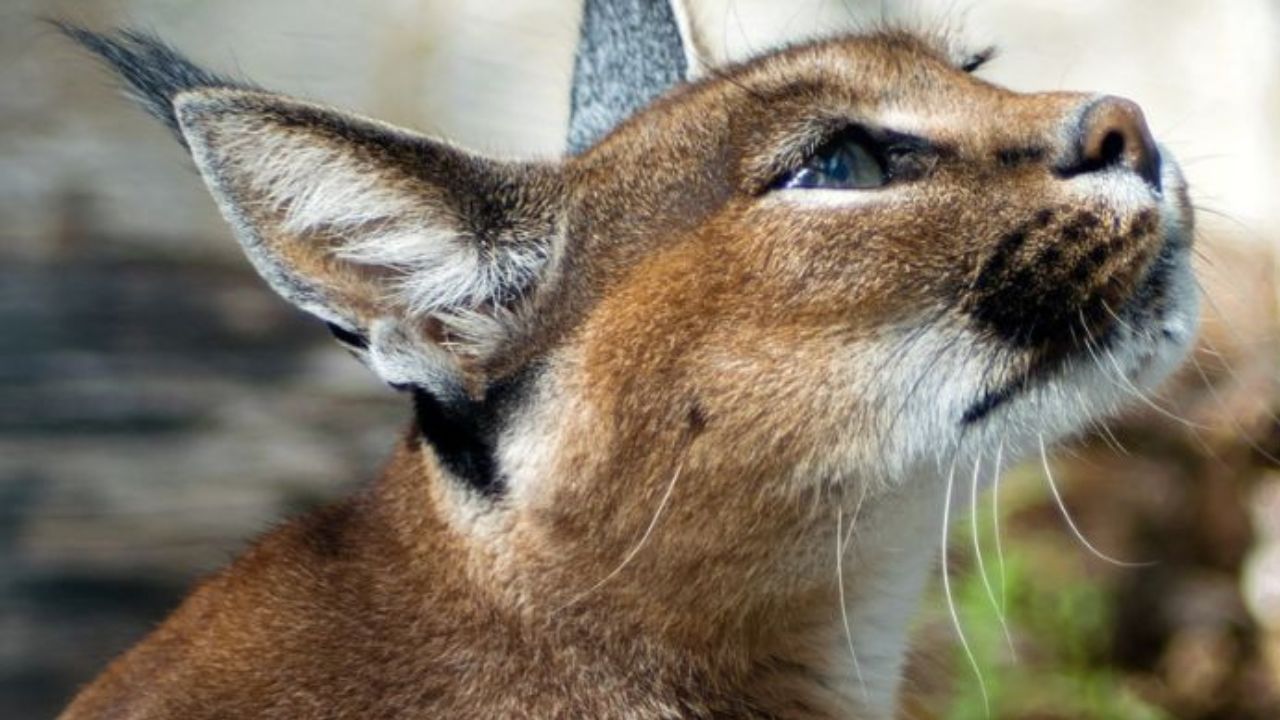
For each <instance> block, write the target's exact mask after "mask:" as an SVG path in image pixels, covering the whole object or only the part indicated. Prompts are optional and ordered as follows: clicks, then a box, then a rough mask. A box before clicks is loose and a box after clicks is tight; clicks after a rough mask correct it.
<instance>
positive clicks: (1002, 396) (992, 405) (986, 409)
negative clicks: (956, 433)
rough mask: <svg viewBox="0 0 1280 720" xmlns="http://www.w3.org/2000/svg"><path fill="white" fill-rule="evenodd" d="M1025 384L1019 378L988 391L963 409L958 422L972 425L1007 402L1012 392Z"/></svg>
mask: <svg viewBox="0 0 1280 720" xmlns="http://www.w3.org/2000/svg"><path fill="white" fill-rule="evenodd" d="M1025 384H1026V381H1025V380H1023V379H1019V380H1017V381H1015V382H1014V383H1011V384H1009V385H1005V386H1002V387H1000V388H997V389H995V390H991V391H988V392H987V393H986V394H984V395H983V396H982V397H980V398H978V401H977V402H975V403H974V404H972V405H970V406H969V407H968V409H966V410H965V411H964V416H963V417H961V418H960V424H961V425H973V424H975V423H977V422H980V421H981V420H982V419H983V418H985V417H987V416H988V415H990V414H991V413H993V412H995V410H996V408H999V407H1000V406H1001V405H1004V404H1005V403H1007V402H1009V400H1011V399H1012V398H1013V396H1014V394H1015V393H1017V391H1018V390H1020V389H1021V388H1022V387H1023V386H1024V385H1025Z"/></svg>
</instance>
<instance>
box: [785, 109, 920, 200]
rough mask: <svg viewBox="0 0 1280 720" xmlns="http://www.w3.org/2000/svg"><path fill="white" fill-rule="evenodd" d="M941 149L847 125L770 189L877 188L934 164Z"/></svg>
mask: <svg viewBox="0 0 1280 720" xmlns="http://www.w3.org/2000/svg"><path fill="white" fill-rule="evenodd" d="M937 155H938V149H937V148H935V147H934V146H932V145H931V144H930V143H929V142H928V141H926V140H924V139H923V138H920V137H916V136H913V135H907V134H904V133H899V132H894V131H892V130H886V129H882V128H869V127H866V126H863V125H846V126H844V127H842V128H840V129H839V130H837V131H836V132H834V133H832V134H831V135H829V136H828V137H827V139H826V140H824V141H822V142H821V143H820V144H818V145H817V147H816V148H815V149H814V150H812V151H811V152H809V153H807V154H806V155H805V156H804V161H803V162H802V163H800V165H799V166H798V167H795V168H793V169H791V170H788V171H786V172H783V173H782V174H781V175H779V176H778V177H777V178H776V179H775V180H774V181H773V182H772V183H770V185H769V189H770V190H848V191H854V190H876V189H879V188H883V187H885V186H888V185H890V184H892V183H894V182H899V181H905V180H913V179H917V178H919V177H921V176H923V175H924V174H925V173H927V172H928V171H929V170H930V169H932V167H933V164H934V161H935V160H936V157H937Z"/></svg>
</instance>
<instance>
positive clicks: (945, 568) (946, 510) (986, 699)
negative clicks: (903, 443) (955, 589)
mask: <svg viewBox="0 0 1280 720" xmlns="http://www.w3.org/2000/svg"><path fill="white" fill-rule="evenodd" d="M958 459H959V458H958V457H956V458H952V460H951V471H950V472H948V473H947V497H946V501H945V502H944V503H943V505H942V590H943V594H944V595H946V598H947V611H948V612H949V613H950V614H951V624H952V626H953V627H954V628H955V631H956V637H957V638H959V640H960V647H961V648H962V649H963V650H964V654H965V657H966V658H968V660H969V666H970V667H971V668H972V669H973V674H974V675H975V676H976V677H977V678H978V690H979V691H980V692H981V693H982V705H983V707H985V708H986V711H987V717H991V697H990V696H989V695H988V694H987V679H986V678H985V677H984V676H983V675H982V666H981V665H979V664H978V657H977V656H976V655H974V653H973V648H972V647H970V645H969V638H968V637H967V636H966V635H965V634H964V627H963V626H962V625H961V623H960V613H959V611H958V610H956V600H955V596H954V594H953V593H952V592H951V572H950V569H949V565H950V562H949V561H948V559H947V550H948V545H949V542H948V537H947V536H948V534H949V533H948V531H949V530H950V528H951V498H952V495H953V493H954V491H955V480H956V462H957V460H958Z"/></svg>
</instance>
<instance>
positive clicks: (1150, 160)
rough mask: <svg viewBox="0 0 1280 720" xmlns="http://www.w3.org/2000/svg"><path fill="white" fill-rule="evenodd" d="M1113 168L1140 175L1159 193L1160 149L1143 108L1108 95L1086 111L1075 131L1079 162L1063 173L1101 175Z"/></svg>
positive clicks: (1096, 101)
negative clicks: (1092, 173) (1102, 172)
mask: <svg viewBox="0 0 1280 720" xmlns="http://www.w3.org/2000/svg"><path fill="white" fill-rule="evenodd" d="M1114 167H1124V168H1128V169H1129V170H1130V171H1132V172H1134V173H1137V175H1138V176H1139V177H1141V178H1142V179H1143V180H1145V181H1146V183H1147V184H1148V185H1150V186H1151V187H1152V188H1153V189H1155V190H1156V191H1159V190H1160V150H1159V149H1158V148H1156V142H1155V139H1153V138H1152V137H1151V129H1150V128H1148V127H1147V120H1146V118H1145V117H1144V116H1143V115H1142V108H1140V107H1138V104H1137V103H1135V102H1133V101H1132V100H1126V99H1124V98H1118V97H1112V96H1106V97H1102V98H1099V99H1097V100H1095V101H1093V103H1091V104H1090V105H1089V106H1088V107H1087V108H1085V111H1084V113H1083V114H1082V115H1081V117H1080V125H1079V127H1078V128H1077V130H1076V159H1075V162H1074V163H1073V164H1072V165H1071V167H1068V168H1067V169H1066V172H1065V173H1064V174H1066V175H1068V176H1070V175H1079V174H1081V173H1091V172H1100V171H1103V170H1108V169H1111V168H1114Z"/></svg>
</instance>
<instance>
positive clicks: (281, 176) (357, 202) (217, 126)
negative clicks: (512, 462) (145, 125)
mask: <svg viewBox="0 0 1280 720" xmlns="http://www.w3.org/2000/svg"><path fill="white" fill-rule="evenodd" d="M77 32H78V33H79V34H78V35H76V37H77V39H79V40H81V42H82V43H84V44H86V45H87V46H89V47H90V49H92V50H94V51H95V52H97V53H98V54H99V55H101V56H103V57H104V58H106V59H107V60H108V61H109V62H110V64H111V65H113V66H114V67H115V68H116V69H117V70H119V71H120V72H121V74H122V75H124V77H125V78H126V79H127V80H128V81H129V83H130V84H131V86H132V87H133V90H134V91H135V92H136V93H137V94H138V95H139V96H141V97H142V98H143V100H144V103H145V105H146V107H148V108H149V109H150V110H151V111H152V112H153V113H155V114H157V115H160V116H161V117H162V118H164V119H166V120H167V121H169V122H171V124H172V126H173V127H176V128H177V130H178V132H179V133H180V135H181V137H182V139H183V141H184V142H185V144H186V145H187V147H188V148H189V150H190V151H191V156H192V158H193V159H194V160H195V163H196V166H197V167H198V168H199V171H200V174H201V176H203V178H204V180H205V182H206V183H207V184H208V186H209V188H210V189H211V190H212V192H213V195H214V197H215V198H216V200H217V202H218V205H219V207H220V209H221V210H222V213H223V215H224V216H225V217H226V218H227V220H228V221H229V222H230V223H231V225H232V226H233V228H234V229H235V233H236V236H237V238H238V239H239V241H240V243H241V245H243V247H244V250H245V252H246V253H247V254H248V256H249V259H250V260H251V261H252V262H253V265H254V267H255V268H257V270H258V272H259V273H260V274H261V275H262V276H263V277H264V278H265V279H266V280H267V282H268V283H269V284H270V285H271V287H272V288H274V289H275V290H276V291H277V292H278V293H280V295H282V296H283V297H284V298H285V299H287V300H289V301H290V302H292V303H293V304H294V305H297V306H298V307H299V308H301V309H303V310H305V311H307V312H309V313H311V314H312V315H315V316H316V317H318V318H320V319H321V320H324V321H325V322H326V323H328V324H329V326H330V328H331V329H332V330H333V331H334V334H335V335H336V336H337V337H338V339H339V340H341V341H343V342H344V343H345V344H347V345H348V346H349V347H350V348H351V350H352V351H353V352H354V353H356V354H357V355H358V356H359V357H361V358H362V359H363V360H364V361H365V362H366V364H368V365H369V366H370V367H371V368H372V369H373V370H374V371H375V372H376V373H377V374H378V375H379V376H380V377H381V378H382V379H383V380H385V381H386V382H387V383H389V384H392V385H394V386H414V387H418V388H422V389H425V390H428V391H429V392H431V393H432V394H433V395H436V396H438V397H441V398H448V397H457V396H459V394H463V395H476V394H478V393H480V392H481V391H482V390H483V388H484V387H485V385H486V384H487V383H488V381H489V380H490V379H489V378H485V377H483V376H482V372H483V370H482V368H483V367H484V366H485V363H486V361H487V360H490V359H492V358H493V357H494V356H495V355H496V354H497V353H498V352H500V350H501V349H502V347H503V345H504V343H505V342H506V341H507V340H508V339H510V338H511V337H513V336H514V335H515V334H516V333H517V332H518V327H517V326H518V325H519V324H520V323H521V322H522V319H521V318H522V315H521V313H522V311H523V310H524V309H525V308H526V307H528V304H529V303H530V302H531V300H532V297H533V295H534V294H535V293H537V292H538V290H539V288H540V282H541V281H542V279H543V278H544V277H545V276H546V275H547V274H548V272H549V266H550V264H551V263H552V259H553V256H554V255H555V254H556V249H557V248H558V247H559V246H560V243H559V241H558V236H557V229H558V227H559V222H558V219H557V218H558V207H559V200H558V198H559V197H560V192H559V180H558V178H559V175H558V171H557V169H556V168H555V167H552V166H543V165H533V164H520V163H508V162H497V161H493V160H488V159H485V158H481V157H477V156H475V155H472V154H469V153H467V152H464V151H462V150H460V149H457V148H454V147H451V146H449V145H447V144H445V143H443V142H439V141H436V140H432V139H429V138H426V137H423V136H420V135H416V134H414V133H411V132H408V131H405V130H400V129H397V128H394V127H391V126H388V125H385V124H382V123H378V122H375V121H372V120H367V119H363V118H359V117H355V116H352V115H348V114H344V113H341V112H338V111H335V110H332V109H329V108H325V107H321V106H318V105H313V104H310V103H305V102H301V101H298V100H292V99H289V98H286V97H283V96H280V95H275V94H271V93H267V92H263V91H259V90H252V89H246V86H245V85H242V84H232V83H226V82H223V81H221V80H220V79H219V78H216V77H215V76H213V75H211V74H208V73H205V72H203V71H199V70H198V69H193V68H195V66H194V65H191V64H190V63H189V62H188V61H186V60H185V59H183V58H181V56H178V55H177V54H176V53H174V52H173V51H172V50H171V49H170V48H168V47H167V46H165V45H163V44H162V43H159V41H156V40H155V39H154V38H150V37H149V36H145V35H140V34H137V33H125V34H121V35H119V36H117V37H115V38H111V37H107V36H100V35H96V34H93V33H87V32H85V31H77ZM86 38H87V40H86ZM204 83H216V84H215V85H214V86H207V85H205V84H204Z"/></svg>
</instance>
